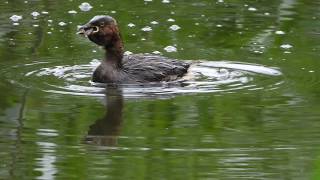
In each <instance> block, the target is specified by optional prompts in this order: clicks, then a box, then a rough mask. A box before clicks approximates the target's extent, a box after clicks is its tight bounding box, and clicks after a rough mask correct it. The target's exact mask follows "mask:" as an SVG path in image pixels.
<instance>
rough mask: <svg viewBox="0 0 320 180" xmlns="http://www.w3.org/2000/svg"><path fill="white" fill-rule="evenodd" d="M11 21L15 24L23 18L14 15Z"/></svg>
mask: <svg viewBox="0 0 320 180" xmlns="http://www.w3.org/2000/svg"><path fill="white" fill-rule="evenodd" d="M9 19H11V21H13V22H18V21H19V20H21V19H22V16H19V15H12V16H11V17H10V18H9Z"/></svg>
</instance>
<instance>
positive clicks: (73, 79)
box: [5, 60, 283, 97]
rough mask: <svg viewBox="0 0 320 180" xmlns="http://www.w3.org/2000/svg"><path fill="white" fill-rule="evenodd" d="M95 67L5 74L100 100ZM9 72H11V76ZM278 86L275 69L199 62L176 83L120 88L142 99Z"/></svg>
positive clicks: (44, 66)
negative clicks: (93, 77)
mask: <svg viewBox="0 0 320 180" xmlns="http://www.w3.org/2000/svg"><path fill="white" fill-rule="evenodd" d="M99 63H100V62H99V61H98V60H92V61H91V62H90V63H89V64H81V65H65V66H50V63H46V62H37V63H32V64H25V65H21V66H15V67H14V69H15V70H12V69H11V70H7V71H6V73H5V74H6V76H9V77H7V78H10V80H11V82H14V83H18V84H20V85H22V86H26V87H29V88H35V89H40V90H42V91H45V92H50V93H59V94H71V95H83V96H104V95H105V88H104V86H105V85H104V84H97V83H93V82H91V81H90V79H91V75H92V73H93V71H94V69H95V68H96V67H97V66H98V65H99ZM9 72H10V73H9ZM12 72H15V74H14V76H13V73H12ZM17 73H18V74H17ZM39 82H41V83H39ZM282 82H283V81H282V78H281V72H280V71H279V70H277V68H271V67H266V66H262V65H257V64H248V63H240V62H230V61H201V62H198V63H196V64H194V65H193V66H191V68H190V71H189V73H188V75H187V76H186V77H185V78H184V79H183V80H181V81H179V82H170V83H167V82H163V83H148V84H139V85H130V84H125V85H122V86H123V93H124V96H126V97H145V96H166V95H169V96H170V95H176V94H186V93H209V92H225V93H234V92H238V91H243V90H245V91H254V90H260V89H267V90H272V89H276V88H277V87H279V85H280V84H282Z"/></svg>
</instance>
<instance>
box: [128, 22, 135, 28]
mask: <svg viewBox="0 0 320 180" xmlns="http://www.w3.org/2000/svg"><path fill="white" fill-rule="evenodd" d="M135 26H136V25H135V24H133V23H129V24H128V27H135Z"/></svg>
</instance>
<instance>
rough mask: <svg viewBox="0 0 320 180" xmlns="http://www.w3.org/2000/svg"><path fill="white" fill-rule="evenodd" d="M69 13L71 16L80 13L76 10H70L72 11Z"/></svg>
mask: <svg viewBox="0 0 320 180" xmlns="http://www.w3.org/2000/svg"><path fill="white" fill-rule="evenodd" d="M68 13H69V14H77V13H78V12H77V11H75V10H70V11H68Z"/></svg>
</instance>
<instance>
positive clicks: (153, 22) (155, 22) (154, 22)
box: [150, 21, 159, 25]
mask: <svg viewBox="0 0 320 180" xmlns="http://www.w3.org/2000/svg"><path fill="white" fill-rule="evenodd" d="M150 23H151V24H154V25H155V24H159V23H158V22H157V21H152V22H150Z"/></svg>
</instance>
